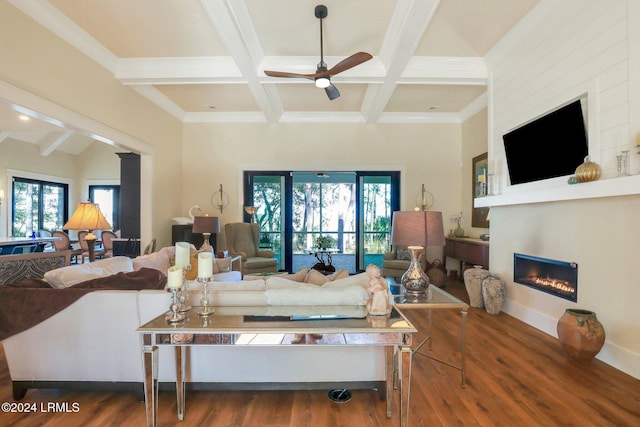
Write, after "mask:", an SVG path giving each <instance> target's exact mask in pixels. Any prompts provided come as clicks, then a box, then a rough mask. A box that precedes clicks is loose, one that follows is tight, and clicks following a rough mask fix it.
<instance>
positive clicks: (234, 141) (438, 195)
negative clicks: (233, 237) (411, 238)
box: [181, 123, 461, 258]
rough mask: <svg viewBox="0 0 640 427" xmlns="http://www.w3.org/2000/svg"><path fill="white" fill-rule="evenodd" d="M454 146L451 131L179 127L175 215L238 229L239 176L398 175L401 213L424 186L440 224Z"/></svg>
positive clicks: (455, 167) (429, 127)
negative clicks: (221, 203)
mask: <svg viewBox="0 0 640 427" xmlns="http://www.w3.org/2000/svg"><path fill="white" fill-rule="evenodd" d="M460 138H461V135H460V125H458V124H377V125H373V124H333V123H327V124H279V125H267V124H187V125H185V132H184V152H183V158H184V172H183V173H184V176H183V181H184V191H183V193H182V199H181V200H182V202H181V203H182V206H181V209H182V212H183V216H184V215H185V214H186V211H187V209H188V208H189V207H190V206H191V205H193V204H198V205H199V206H200V207H201V208H202V209H203V210H205V211H206V212H207V213H210V214H212V215H218V216H221V221H222V223H223V224H224V223H227V222H235V221H241V220H242V206H243V201H242V172H243V171H244V170H294V171H341V170H399V171H401V175H402V178H401V181H402V182H401V185H402V195H401V206H402V209H406V210H412V209H413V208H414V207H415V200H416V196H417V195H418V193H419V192H420V190H421V185H422V184H425V188H426V189H427V190H428V191H429V192H431V193H432V194H433V196H434V199H435V203H434V205H433V207H432V208H431V209H432V210H440V211H442V212H443V215H444V217H445V218H448V217H449V216H450V215H451V214H453V213H455V212H458V211H459V210H460V188H461V183H460V169H459V164H460V161H461V160H460V155H461V154H460V142H461V140H460ZM220 184H222V185H223V187H224V191H225V192H227V193H228V195H229V198H230V204H229V207H228V208H227V209H226V210H224V212H223V213H222V215H220V212H219V211H218V210H217V209H216V208H214V207H213V206H212V205H211V203H210V199H211V195H212V193H214V192H215V191H217V190H218V188H219V186H220ZM445 222H446V220H445ZM448 225H449V224H448V222H446V223H445V227H447V226H448ZM441 252H442V251H441V250H438V251H434V250H431V249H430V252H429V256H430V258H433V257H438V258H441V256H442V255H441Z"/></svg>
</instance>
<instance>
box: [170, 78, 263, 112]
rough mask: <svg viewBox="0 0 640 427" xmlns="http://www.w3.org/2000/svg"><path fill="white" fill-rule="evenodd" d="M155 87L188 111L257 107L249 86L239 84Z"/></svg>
mask: <svg viewBox="0 0 640 427" xmlns="http://www.w3.org/2000/svg"><path fill="white" fill-rule="evenodd" d="M157 89H158V90H159V91H160V92H162V93H163V94H164V95H165V96H167V97H168V98H169V99H171V100H172V101H173V102H175V103H176V104H177V105H178V106H179V107H180V108H182V109H183V110H184V111H185V112H188V113H201V112H217V113H219V112H228V111H258V109H259V108H258V105H257V104H256V102H255V99H254V97H253V96H252V95H251V91H249V88H248V87H247V86H246V85H241V84H208V85H160V86H157Z"/></svg>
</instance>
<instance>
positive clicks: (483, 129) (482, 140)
mask: <svg viewBox="0 0 640 427" xmlns="http://www.w3.org/2000/svg"><path fill="white" fill-rule="evenodd" d="M487 132H488V131H487V109H486V108H485V109H483V110H482V111H480V112H478V113H477V114H475V115H474V116H473V117H470V118H469V119H467V120H465V121H464V122H463V123H462V141H463V144H462V191H461V193H460V194H461V197H462V199H461V201H460V203H461V205H462V215H463V223H462V228H464V229H465V235H468V236H472V237H478V236H479V235H480V234H483V233H488V232H489V229H488V228H480V227H472V226H471V218H472V214H471V212H472V209H473V189H472V187H471V180H472V175H473V171H472V160H473V158H474V157H476V156H479V155H480V154H483V153H486V152H487Z"/></svg>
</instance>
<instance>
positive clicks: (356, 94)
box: [276, 82, 367, 112]
mask: <svg viewBox="0 0 640 427" xmlns="http://www.w3.org/2000/svg"><path fill="white" fill-rule="evenodd" d="M335 86H336V88H338V90H339V91H340V98H337V99H334V100H333V101H331V100H330V99H329V98H328V97H327V94H326V93H325V91H324V89H320V88H317V87H316V86H315V85H314V84H313V82H304V83H295V84H289V83H283V84H278V85H276V88H277V90H278V93H279V95H280V100H281V101H282V105H283V106H284V109H285V111H296V112H300V111H302V112H311V111H321V112H333V111H345V112H347V111H349V112H354V111H360V110H361V108H362V101H363V99H364V94H365V92H366V90H367V85H363V84H347V83H342V84H341V83H335Z"/></svg>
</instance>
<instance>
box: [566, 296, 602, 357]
mask: <svg viewBox="0 0 640 427" xmlns="http://www.w3.org/2000/svg"><path fill="white" fill-rule="evenodd" d="M557 329H558V340H560V345H561V346H562V348H563V349H564V351H566V352H567V354H568V355H569V357H571V358H572V359H574V360H576V361H579V362H590V361H591V360H592V359H593V358H594V357H595V356H596V354H598V352H599V351H600V349H602V346H603V345H604V340H605V333H604V328H603V327H602V324H601V323H600V321H598V318H597V317H596V314H595V313H594V312H593V311H589V310H580V309H572V308H568V309H567V310H566V311H565V312H564V314H563V315H562V316H561V317H560V319H559V320H558V327H557Z"/></svg>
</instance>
